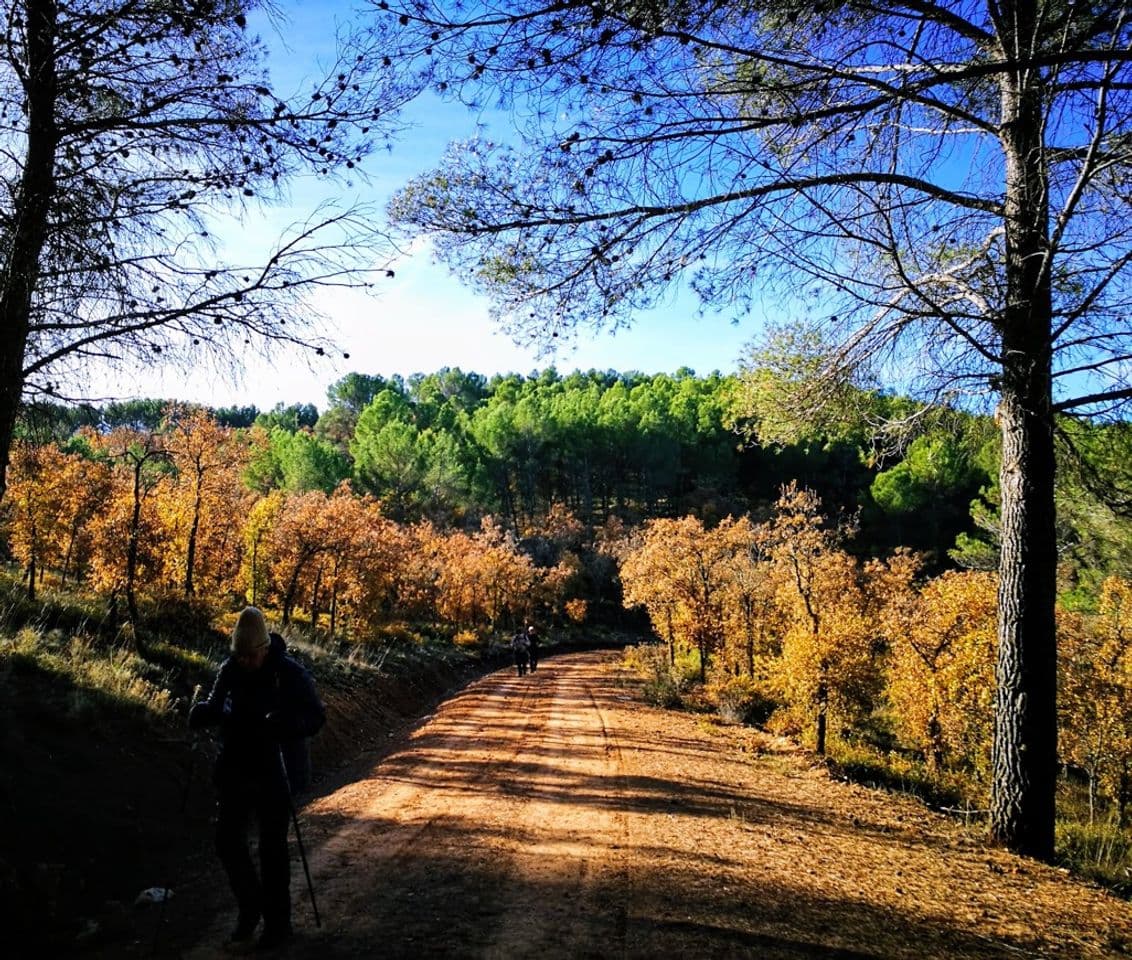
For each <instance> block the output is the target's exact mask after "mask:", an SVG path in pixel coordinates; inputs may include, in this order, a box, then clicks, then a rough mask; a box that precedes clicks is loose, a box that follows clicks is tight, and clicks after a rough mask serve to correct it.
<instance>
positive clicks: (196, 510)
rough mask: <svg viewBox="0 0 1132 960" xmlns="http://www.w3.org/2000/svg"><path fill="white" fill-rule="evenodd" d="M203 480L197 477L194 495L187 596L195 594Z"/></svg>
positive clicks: (186, 553)
mask: <svg viewBox="0 0 1132 960" xmlns="http://www.w3.org/2000/svg"><path fill="white" fill-rule="evenodd" d="M200 488H201V481H200V478H199V477H198V478H197V487H196V493H195V495H194V497H193V522H192V524H191V525H190V526H189V544H188V548H187V549H186V551H185V596H186V597H191V596H192V595H193V567H194V566H196V560H197V534H198V532H199V530H200V508H201V496H202V495H201V489H200Z"/></svg>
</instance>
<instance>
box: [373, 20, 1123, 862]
mask: <svg viewBox="0 0 1132 960" xmlns="http://www.w3.org/2000/svg"><path fill="white" fill-rule="evenodd" d="M377 6H378V7H379V8H380V9H381V11H383V14H382V16H381V18H380V20H379V22H380V23H382V24H383V25H388V29H389V31H390V32H391V33H394V34H395V35H397V36H398V37H399V39H400V49H399V51H398V53H399V54H400V55H401V57H400V58H401V59H402V62H405V63H406V64H411V69H414V70H417V71H419V72H420V73H421V74H422V76H423V78H424V79H425V80H426V81H428V82H430V83H431V84H432V85H433V86H434V88H435V89H438V90H441V91H451V92H453V93H454V94H455V95H457V96H461V97H463V98H465V99H466V100H467V101H468V102H469V103H477V102H480V100H481V99H482V98H483V97H484V96H486V95H488V93H489V92H490V95H491V96H492V97H493V98H498V99H500V100H501V101H502V102H503V104H504V105H506V106H509V107H512V108H513V109H515V110H516V111H518V112H519V113H520V114H521V117H520V120H519V127H520V130H519V133H518V135H517V136H516V137H515V138H498V139H494V140H488V139H486V138H481V139H479V140H476V141H472V142H469V143H462V144H457V145H454V146H453V147H452V149H451V150H450V152H449V154H448V155H447V156H446V157H445V158H444V159H443V161H442V163H441V164H440V166H439V168H438V170H437V171H436V172H435V173H429V174H425V175H423V176H421V177H418V178H416V179H415V180H414V181H412V182H411V183H410V184H409V185H408V186H407V187H405V189H404V190H403V191H402V193H401V195H400V196H399V197H398V198H397V200H396V201H395V204H394V214H395V216H396V218H397V219H398V220H399V221H400V222H401V223H403V224H405V225H406V226H408V227H409V228H410V229H412V230H413V231H414V232H417V233H427V234H430V235H431V236H432V237H433V238H434V242H435V243H436V245H437V249H438V251H439V253H440V256H441V257H442V258H443V259H444V260H445V261H446V262H448V263H449V264H450V265H451V266H452V267H453V269H454V270H455V271H456V272H457V273H458V274H459V275H461V276H462V277H466V278H468V280H469V282H471V283H472V284H473V285H474V286H475V287H477V288H478V289H480V290H483V291H485V292H486V293H487V294H488V295H489V296H491V297H492V299H493V302H494V304H495V310H496V315H497V316H498V317H499V318H500V319H501V320H502V322H503V323H504V325H505V326H506V327H507V328H508V329H510V330H512V331H514V332H516V333H517V334H528V333H531V332H533V333H535V334H537V335H541V336H543V337H547V338H550V337H553V336H558V335H564V334H567V333H569V332H570V331H572V330H574V329H576V328H578V327H608V326H614V327H615V326H617V325H618V324H621V323H625V322H628V321H629V320H631V318H632V316H633V312H634V311H635V310H637V309H639V308H641V307H644V306H648V305H650V304H653V303H655V302H656V301H657V300H658V298H659V297H660V296H661V295H662V293H663V292H664V291H666V290H667V289H668V288H669V287H670V285H672V284H674V283H677V282H679V281H680V280H682V279H683V280H689V281H690V282H691V285H692V286H693V287H694V288H695V290H696V291H697V292H698V293H699V294H700V295H701V297H702V299H703V300H704V302H705V303H706V304H707V305H709V306H718V307H720V308H722V309H726V310H743V309H746V308H755V309H757V308H758V307H760V306H762V304H763V303H764V302H765V303H776V301H777V302H778V303H781V302H783V301H786V302H787V303H792V304H795V305H796V306H797V309H796V311H795V313H796V315H798V316H800V317H801V318H802V319H803V320H805V321H808V322H809V323H810V324H811V325H812V326H813V327H815V328H817V329H819V330H820V331H821V339H822V340H823V341H824V342H825V343H827V344H828V345H829V347H830V349H829V351H828V353H827V359H826V360H825V361H824V362H823V363H822V364H821V365H820V367H819V369H818V371H817V374H818V375H817V377H816V379H817V381H819V382H825V383H828V382H830V381H843V380H844V379H845V378H847V377H852V376H854V375H857V376H858V378H859V379H858V381H857V382H862V383H863V382H867V376H861V375H860V372H861V371H862V370H864V371H883V370H884V369H886V368H887V369H888V370H889V371H891V372H892V373H893V376H894V378H897V379H899V381H900V382H901V383H915V384H917V386H918V387H919V388H920V390H921V391H922V393H923V394H924V395H925V396H926V397H927V398H928V399H933V398H937V397H939V396H941V395H942V394H947V393H951V394H955V393H959V394H966V395H968V396H974V397H978V398H982V397H986V396H988V395H997V398H998V405H997V411H998V422H999V426H1000V429H1001V432H1002V441H1003V458H1002V473H1001V490H1002V507H1003V518H1002V531H1003V538H1002V576H1001V578H1000V596H999V617H998V631H999V635H998V658H999V660H998V667H997V671H996V690H997V696H998V698H999V699H998V701H997V707H996V718H997V719H996V727H995V730H996V733H995V749H994V755H995V776H994V788H993V799H992V805H991V806H992V816H991V833H992V834H993V836H994V837H995V838H997V839H998V840H1000V841H1002V842H1004V843H1006V844H1007V845H1009V846H1010V847H1011V848H1013V849H1015V850H1018V851H1021V852H1024V853H1028V854H1033V855H1036V856H1039V857H1046V858H1048V857H1050V856H1051V855H1052V852H1053V823H1054V785H1055V780H1056V770H1057V746H1056V745H1057V728H1056V692H1055V688H1056V666H1055V664H1056V642H1055V630H1054V610H1053V597H1054V593H1055V568H1056V562H1057V557H1056V551H1055V539H1054V534H1055V529H1054V493H1053V489H1054V467H1055V463H1054V441H1053V428H1054V417H1055V414H1056V413H1058V412H1084V413H1090V412H1091V413H1111V412H1113V411H1115V410H1117V409H1119V405H1120V404H1122V403H1124V402H1126V401H1127V400H1129V399H1130V398H1132V383H1130V381H1129V379H1128V376H1129V367H1128V365H1127V364H1126V363H1125V357H1126V356H1127V355H1128V353H1129V348H1130V346H1132V342H1130V338H1132V332H1130V331H1129V328H1128V326H1127V324H1125V323H1124V322H1123V318H1124V316H1125V315H1126V313H1127V309H1128V305H1129V276H1130V268H1132V254H1130V253H1129V243H1128V238H1129V231H1130V229H1132V208H1130V207H1129V204H1128V200H1127V190H1126V189H1124V186H1123V184H1124V182H1125V179H1126V177H1127V175H1128V171H1129V166H1130V160H1132V137H1130V136H1129V133H1130V127H1132V112H1130V107H1132V83H1130V79H1132V56H1129V47H1130V43H1132V22H1130V21H1129V19H1128V18H1127V16H1126V15H1125V11H1124V8H1123V6H1122V5H1121V4H1120V3H1101V4H1099V5H1098V4H1093V5H1087V4H1086V5H1083V4H1075V3H1061V2H1055V3H1045V2H1041V0H1005V2H1003V3H968V4H960V3H955V2H948V3H943V4H927V5H922V4H912V5H908V4H904V3H896V2H890V0H873V2H866V3H847V4H832V5H831V4H823V5H816V6H815V5H814V4H812V3H811V4H807V3H800V2H796V0H788V2H785V3H773V4H770V3H740V4H735V3H730V2H727V3H724V2H708V3H700V4H682V3H681V4H664V3H644V4H641V3H621V2H614V3H608V4H600V5H597V6H595V5H593V4H569V3H568V4H562V3H558V2H546V3H542V2H538V0H533V2H527V0H514V2H510V3H505V4H502V5H494V6H492V7H490V8H488V7H486V6H482V5H478V4H473V5H469V6H461V7H457V8H451V7H450V6H449V5H448V4H445V3H440V2H429V0H417V2H406V3H397V2H386V0H382V2H381V3H380V4H377ZM386 10H388V12H384V11H386ZM395 59H396V58H395ZM811 395H812V394H811Z"/></svg>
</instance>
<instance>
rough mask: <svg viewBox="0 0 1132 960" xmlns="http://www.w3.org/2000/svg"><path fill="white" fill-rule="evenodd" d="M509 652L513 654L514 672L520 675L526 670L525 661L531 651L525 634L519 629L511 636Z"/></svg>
mask: <svg viewBox="0 0 1132 960" xmlns="http://www.w3.org/2000/svg"><path fill="white" fill-rule="evenodd" d="M511 652H512V653H513V654H514V655H515V672H516V673H517V674H518V675H519V676H520V677H521V676H524V675H525V674H526V672H527V662H528V658H529V656H530V652H531V645H530V643H529V642H528V641H527V635H526V634H525V633H523V631H522V630H520V631H519V632H518V633H516V634H515V636H513V637H512V638H511Z"/></svg>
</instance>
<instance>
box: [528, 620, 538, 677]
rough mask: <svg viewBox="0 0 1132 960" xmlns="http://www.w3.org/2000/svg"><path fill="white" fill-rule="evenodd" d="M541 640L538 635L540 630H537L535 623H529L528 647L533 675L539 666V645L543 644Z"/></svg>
mask: <svg viewBox="0 0 1132 960" xmlns="http://www.w3.org/2000/svg"><path fill="white" fill-rule="evenodd" d="M541 639H542V638H541V637H539V635H538V630H536V629H535V625H534V624H533V623H528V624H527V646H528V651H527V658H528V659H529V661H530V670H531V673H534V672H535V668H536V667H537V666H538V655H539V643H540V642H541Z"/></svg>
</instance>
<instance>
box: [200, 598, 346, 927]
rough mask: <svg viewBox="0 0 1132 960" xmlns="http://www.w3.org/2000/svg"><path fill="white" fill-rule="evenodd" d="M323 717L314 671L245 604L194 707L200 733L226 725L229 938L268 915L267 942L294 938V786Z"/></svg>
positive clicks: (222, 763)
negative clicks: (253, 835) (253, 838)
mask: <svg viewBox="0 0 1132 960" xmlns="http://www.w3.org/2000/svg"><path fill="white" fill-rule="evenodd" d="M325 722H326V709H325V707H323V705H322V701H321V700H319V697H318V693H317V691H316V690H315V686H314V681H313V680H312V679H311V675H310V674H309V673H308V672H307V670H306V668H305V667H303V666H302V664H300V663H299V662H298V661H296V660H294V659H293V658H292V657H290V656H289V655H288V654H287V645H286V643H285V642H284V640H283V638H282V637H281V636H280V635H279V634H277V633H269V632H268V629H267V622H266V621H265V619H264V616H263V613H262V612H261V611H260V610H259V609H257V608H256V607H246V608H245V609H244V610H243V611H242V612H241V613H240V616H239V618H238V619H237V620H236V626H235V628H234V629H233V631H232V644H231V655H230V656H229V657H228V658H227V659H226V660H225V661H224V662H223V663H222V664H221V665H220V669H219V671H218V672H217V674H216V681H215V683H214V684H213V686H212V691H211V692H210V693H209V695H208V698H207V699H205V700H202V701H201V702H199V703H197V704H195V705H194V706H193V708H192V710H190V711H189V726H190V727H191V728H192V729H194V730H197V729H201V728H203V727H212V726H218V727H219V729H220V752H219V754H218V756H217V758H216V766H215V769H214V772H213V779H214V781H215V784H216V790H217V821H216V852H217V854H218V856H219V858H220V862H221V864H222V865H223V866H224V870H225V872H226V873H227V875H228V882H229V883H230V884H231V887H232V892H233V893H234V894H235V897H236V906H237V910H238V913H237V918H236V926H235V929H234V930H233V931H232V933H231V935H230V936H229V938H228V940H229V943H231V944H242V943H244V942H247V941H250V940H251V939H252V937H253V936H254V935H255V931H256V927H257V926H258V925H259V921H260V919H261V918H262V919H263V932H262V934H261V935H260V938H259V941H258V943H259V946H260V947H263V948H269V947H275V946H278V945H280V944H282V943H284V942H286V941H287V940H288V939H290V937H291V935H292V930H291V894H290V883H291V864H290V860H289V857H288V853H287V831H288V824H289V822H290V814H291V802H292V791H295V792H298V791H300V790H302V789H305V788H306V786H307V785H308V784H309V781H310V753H309V744H308V738H309V737H311V736H313V735H314V734H315V733H317V732H318V730H319V729H320V728H321V727H322V726H323V724H324V723H325ZM253 816H254V818H255V820H256V822H257V824H258V828H259V873H258V874H257V872H256V868H255V865H254V864H253V862H252V857H251V854H250V852H249V849H248V829H249V822H250V820H251V818H252V817H253Z"/></svg>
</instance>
